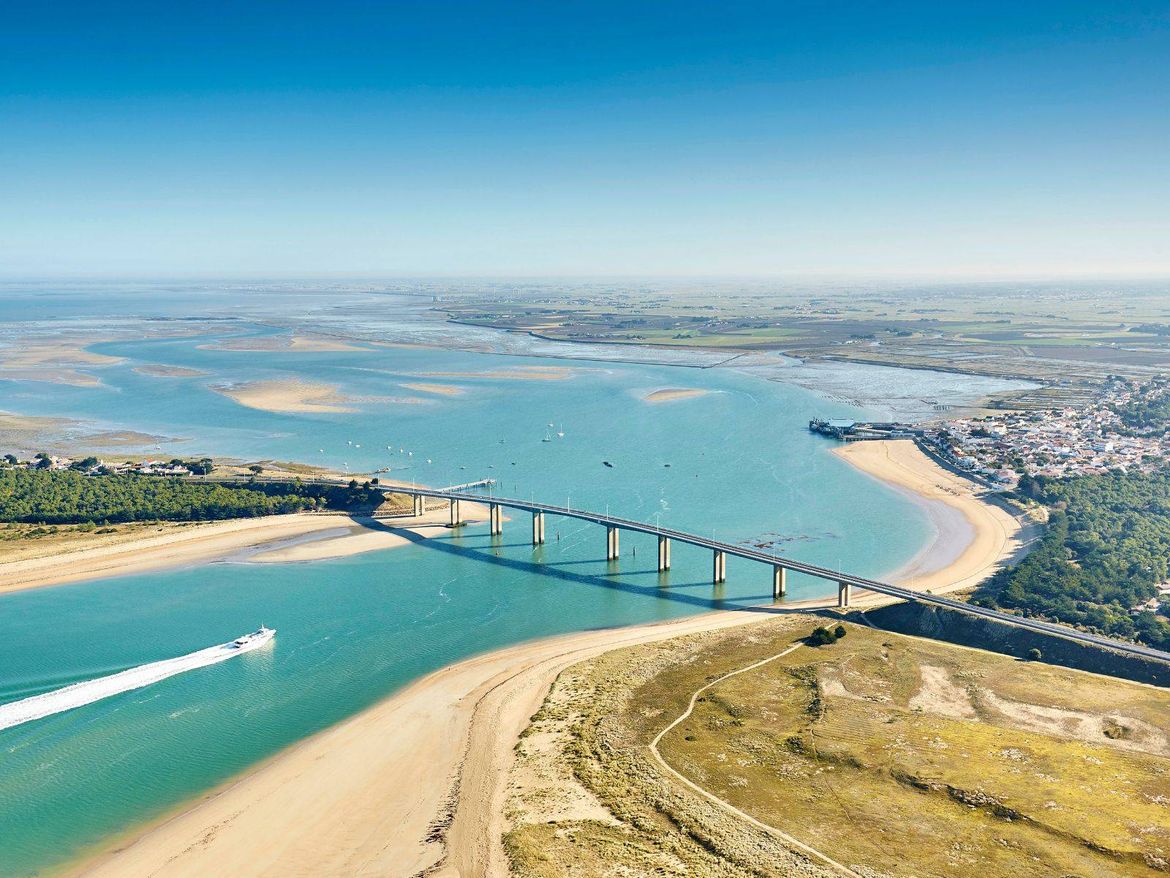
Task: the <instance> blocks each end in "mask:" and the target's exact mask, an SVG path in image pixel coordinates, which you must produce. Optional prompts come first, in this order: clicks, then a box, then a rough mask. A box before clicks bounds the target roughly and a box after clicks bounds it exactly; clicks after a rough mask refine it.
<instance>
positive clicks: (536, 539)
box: [532, 512, 544, 546]
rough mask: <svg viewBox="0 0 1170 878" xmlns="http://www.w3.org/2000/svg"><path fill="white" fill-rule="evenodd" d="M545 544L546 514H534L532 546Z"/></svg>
mask: <svg viewBox="0 0 1170 878" xmlns="http://www.w3.org/2000/svg"><path fill="white" fill-rule="evenodd" d="M543 542H544V513H543V512H533V513H532V545H534V546H539V545H541V544H542V543H543Z"/></svg>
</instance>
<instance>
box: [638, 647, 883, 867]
mask: <svg viewBox="0 0 1170 878" xmlns="http://www.w3.org/2000/svg"><path fill="white" fill-rule="evenodd" d="M801 646H803V644H801V643H797V644H794V645H792V646H790V647H788V649H785V650H783V651H781V652H778V653H776V654H775V655H773V656H769V657H768V658H766V659H761V660H760V661H758V662H753V663H752V664H750V665H748V666H747V667H743V668H738V669H737V670H734V671H731V672H729V673H726V674H724V675H723V676H722V677H719V678H718V679H716V680H712V681H711V682H710V683H708V684H707V685H706V686H701V687H699V688H698V689H696V690H695V691H694V692H692V693H691V700H690V702H689V703H688V704H687V709H686V710H684V711H683V712H682V713H681V714H679V715H678V717H677V718H676V719H675V720H674V722H672V723H671V724H670V725H668V726H667V727H666V728H664V729H663V730H662V731H661V732H659V733H658V734H657V735H655V736H654V740H653V741H651V742H650V744H649V747H650V754H651V755H652V756H653V757H654V761H655V762H657V763H658V765H659V766H660V767H661V768H662V769H663V770H665V771H666V772H667V773H669V774H670V776H671V777H673V778H674V779H675V780H677V781H678V782H679V783H681V784H682V785H683V786H685V787H686V788H687V789H689V790H692V791H694V792H696V793H698V794H699V795H700V796H702V797H703V798H705V799H707V800H708V801H709V802H711V803H713V804H715V805H717V806H719V807H720V808H722V809H723V810H725V811H727V812H729V813H730V814H733V815H734V816H735V817H737V818H739V819H740V820H743V821H745V822H747V823H750V824H751V825H752V826H754V827H756V828H757V829H761V830H763V831H764V832H766V833H768V834H769V835H771V836H773V837H774V838H777V839H779V840H780V841H781V842H783V843H784V844H786V845H788V846H789V847H790V848H792V849H793V850H797V851H800V852H801V853H803V854H805V855H806V856H808V857H809V858H811V859H813V860H815V861H817V862H819V863H822V864H824V865H826V866H828V867H829V868H831V869H834V870H836V871H837V872H839V873H840V874H842V875H847V876H849V878H862V876H861V875H859V874H858V873H856V872H854V871H853V870H852V869H850V868H849V867H848V866H845V865H843V864H842V863H838V862H837V861H836V860H834V859H832V858H831V857H830V856H828V855H827V854H824V853H821V851H818V850H817V849H816V848H814V847H810V846H809V845H807V844H805V843H804V842H802V841H800V840H799V839H797V838H794V837H793V836H791V835H789V834H788V833H787V832H784V831H783V830H780V829H777V828H776V827H775V826H772V825H770V824H768V823H764V822H762V821H760V820H757V819H756V818H755V817H753V816H752V815H751V814H748V813H747V812H746V811H741V810H740V809H739V808H737V807H735V806H734V805H732V804H731V803H730V802H726V801H724V800H723V799H721V798H719V797H718V796H717V795H715V794H714V793H713V792H711V791H710V790H708V789H705V788H704V787H701V786H699V785H698V784H697V783H695V782H694V781H692V780H691V779H690V778H688V777H686V776H685V775H684V774H682V773H681V772H679V771H675V769H673V768H672V767H671V766H670V763H668V762H667V761H666V760H665V759H664V758H663V756H662V753H661V752H659V750H658V744H659V742H661V741H662V739H663V738H664V737H665V736H666V734H667V733H668V732H669V731H670V730H671V729H673V728H674V727H675V726H677V725H678V724H679V723H681V722H684V721H685V720H686V719H687V717H689V716H690V715H691V714H692V713H694V711H695V703H696V702H697V701H698V700H699V696H700V695H702V694H703V693H704V692H706V691H707V690H708V689H710V688H711V687H712V686H717V685H718V684H720V683H722V682H723V681H724V680H727V679H730V678H731V677H734V676H736V675H737V674H745V673H747V672H748V671H754V670H755V669H756V668H759V667H762V666H764V665H766V664H768V663H769V662H774V661H776V659H780V658H784V656H786V655H790V654H791V653H793V652H795V651H796V650H798V649H800V647H801Z"/></svg>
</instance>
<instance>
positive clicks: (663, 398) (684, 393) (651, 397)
mask: <svg viewBox="0 0 1170 878" xmlns="http://www.w3.org/2000/svg"><path fill="white" fill-rule="evenodd" d="M710 392H711V391H709V390H701V389H700V388H698V387H686V388H683V387H665V388H663V389H662V390H655V391H653V392H652V393H648V394H646V395H645V396H644V397H642V399H643V400H644V401H646V402H650V403H659V402H671V401H672V400H676V399H691V398H692V397H695V396H706V395H707V394H708V393H710Z"/></svg>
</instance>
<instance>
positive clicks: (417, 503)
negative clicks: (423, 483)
mask: <svg viewBox="0 0 1170 878" xmlns="http://www.w3.org/2000/svg"><path fill="white" fill-rule="evenodd" d="M426 512H427V501H426V498H425V497H423V495H422V494H415V495H414V517H415V518H418V517H419V516H420V515H426Z"/></svg>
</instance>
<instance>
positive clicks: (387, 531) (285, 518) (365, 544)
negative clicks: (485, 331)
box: [0, 503, 487, 594]
mask: <svg viewBox="0 0 1170 878" xmlns="http://www.w3.org/2000/svg"><path fill="white" fill-rule="evenodd" d="M461 513H462V516H463V518H464V519H465V520H466V521H468V522H477V521H485V520H486V519H487V514H486V510H483V509H480V508H479V507H478V506H476V505H474V504H471V503H464V504H463V508H462V510H461ZM447 515H448V513H447V510H446V509H435V510H431V511H430V512H428V513H427V514H426V515H423V516H419V517H415V518H391V519H386V518H379V519H370V518H351V517H350V516H348V515H344V514H339V513H322V512H298V513H293V514H291V515H266V516H261V517H259V518H241V519H233V520H231V521H213V522H199V523H185V524H173V525H170V526H168V527H161V528H158V532H157V533H149V534H147V535H137V536H134V537H133V538H132V539H117V538H113V539H107V540H102V539H101V538H100V537H99V538H96V540H95V542H96V543H97V544H96V545H92V544H91V545H86V546H85V547H84V548H77V549H74V550H72V551H69V550H65V551H56V552H53V553H52V554H48V555H43V556H39V557H33V558H21V559H18V560H14V561H9V562H5V563H0V594H3V593H6V592H13V591H23V590H24V589H28V588H42V587H45V586H49V585H62V584H64V583H68V582H80V581H83V580H86V579H96V578H99V577H108V576H129V575H132V574H137V573H148V572H150V571H153V570H165V569H168V568H175V567H187V566H191V565H194V564H204V563H207V562H210V561H219V560H223V559H225V558H233V559H236V558H238V559H239V560H246V561H249V562H254V563H284V562H292V561H320V560H323V559H326V558H340V557H345V556H349V555H356V554H360V553H363V552H375V551H379V550H382V549H391V548H394V547H395V546H401V545H405V544H406V543H408V542H410V540H409V539H408V538H407V536H406V532H408V531H409V532H410V533H413V534H418V535H420V536H424V537H425V536H435V535H437V534H440V533H443V532H445V531H446V530H447V528H446V526H445V522H446V521H447Z"/></svg>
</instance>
